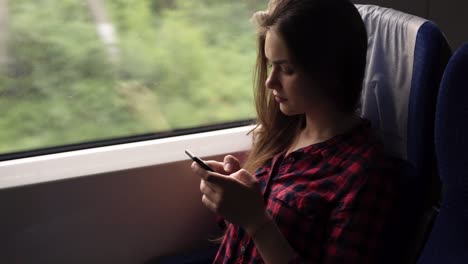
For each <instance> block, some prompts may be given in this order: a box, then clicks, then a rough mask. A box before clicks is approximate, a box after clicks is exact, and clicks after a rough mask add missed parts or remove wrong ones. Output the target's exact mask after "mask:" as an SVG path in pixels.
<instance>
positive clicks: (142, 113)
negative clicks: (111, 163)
mask: <svg viewBox="0 0 468 264" xmlns="http://www.w3.org/2000/svg"><path fill="white" fill-rule="evenodd" d="M266 2H267V1H264V0H257V1H256V0H196V1H191V0H35V1H31V0H14V1H13V0H10V1H8V0H0V13H1V14H0V17H1V18H0V36H1V37H0V113H1V117H0V154H5V153H11V152H18V151H27V150H33V149H41V148H49V147H55V146H61V145H67V144H77V143H82V142H90V141H96V140H104V139H112V138H119V137H128V136H133V135H141V134H146V133H154V132H168V131H173V130H177V129H185V128H194V127H200V126H206V125H213V124H220V123H225V122H232V121H236V120H245V119H250V118H252V117H253V116H254V105H253V100H252V99H253V95H252V77H253V67H254V63H255V57H256V43H255V29H254V27H253V25H252V24H251V22H250V21H249V19H250V17H251V15H252V14H253V13H254V12H255V11H256V10H259V9H265V7H266Z"/></svg>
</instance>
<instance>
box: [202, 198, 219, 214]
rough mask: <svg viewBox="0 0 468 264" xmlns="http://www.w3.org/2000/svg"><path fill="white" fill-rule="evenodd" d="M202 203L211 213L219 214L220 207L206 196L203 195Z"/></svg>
mask: <svg viewBox="0 0 468 264" xmlns="http://www.w3.org/2000/svg"><path fill="white" fill-rule="evenodd" d="M202 203H203V204H204V205H205V206H206V207H207V208H208V209H210V210H211V211H213V212H215V213H217V212H218V206H217V205H216V203H214V202H213V201H211V200H210V199H209V198H208V197H207V196H206V195H203V196H202Z"/></svg>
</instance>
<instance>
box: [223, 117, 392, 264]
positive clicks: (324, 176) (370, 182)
mask: <svg viewBox="0 0 468 264" xmlns="http://www.w3.org/2000/svg"><path fill="white" fill-rule="evenodd" d="M394 172H395V171H394V170H392V165H391V164H390V163H389V162H387V161H386V159H385V158H384V154H383V152H382V145H381V144H380V143H379V141H378V140H375V139H374V137H372V135H371V128H370V123H369V122H368V121H365V122H363V123H362V124H361V125H359V126H357V127H356V128H354V129H352V130H351V131H349V132H348V133H345V134H343V135H339V136H336V137H334V138H332V139H330V140H327V141H325V142H322V143H318V144H314V145H310V146H307V147H305V148H302V149H299V150H296V151H294V152H292V153H290V154H289V155H288V156H287V157H285V156H284V153H280V154H277V155H276V156H274V157H273V158H272V159H270V160H269V161H268V162H266V164H264V166H262V167H260V168H259V169H258V170H257V171H255V176H256V177H257V179H258V181H259V183H260V187H261V191H262V193H263V194H264V198H265V204H266V207H267V210H268V212H269V213H270V214H271V216H272V217H273V219H274V221H275V223H276V225H277V226H278V228H279V229H280V231H281V232H282V234H283V235H284V237H285V238H286V239H287V240H288V241H289V244H290V245H291V247H292V248H294V249H295V251H296V252H297V256H296V257H295V258H294V259H291V261H290V263H346V264H350V263H360V264H363V263H374V262H375V257H376V256H375V255H376V252H377V249H378V246H379V244H380V242H381V235H382V231H383V227H384V224H385V223H386V218H388V217H389V216H390V214H391V210H392V209H393V207H394V201H395V196H394V195H395V193H396V192H395V190H396V189H395V187H396V177H394V176H395V175H394ZM214 263H264V261H263V260H262V257H261V255H260V253H259V251H258V250H257V249H256V247H255V244H254V242H253V241H252V239H251V238H250V237H249V236H248V235H247V233H246V232H245V231H244V230H243V229H242V228H241V227H239V226H237V225H233V224H229V225H228V228H227V232H226V235H225V237H224V239H223V241H222V243H221V245H220V248H219V250H218V253H217V255H216V258H215V261H214Z"/></svg>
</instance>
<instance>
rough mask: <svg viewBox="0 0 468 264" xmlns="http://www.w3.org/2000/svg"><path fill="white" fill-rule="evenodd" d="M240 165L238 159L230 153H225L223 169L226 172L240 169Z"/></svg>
mask: <svg viewBox="0 0 468 264" xmlns="http://www.w3.org/2000/svg"><path fill="white" fill-rule="evenodd" d="M240 168H241V166H240V163H239V160H238V159H237V158H236V157H234V156H232V155H227V156H225V157H224V170H225V171H226V172H227V173H233V172H236V171H238V170H240Z"/></svg>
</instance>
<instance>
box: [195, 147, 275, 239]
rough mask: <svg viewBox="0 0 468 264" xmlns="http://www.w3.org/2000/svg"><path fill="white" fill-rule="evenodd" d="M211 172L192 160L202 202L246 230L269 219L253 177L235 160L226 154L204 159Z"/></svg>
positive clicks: (253, 228) (250, 229)
mask: <svg viewBox="0 0 468 264" xmlns="http://www.w3.org/2000/svg"><path fill="white" fill-rule="evenodd" d="M205 163H206V164H207V165H208V166H210V167H211V168H212V169H213V170H214V172H212V171H207V170H205V169H203V168H202V167H201V166H200V165H198V164H197V163H196V162H193V163H192V170H193V172H194V173H195V174H197V175H199V176H200V177H201V179H202V180H201V182H200V190H201V192H202V193H203V196H202V203H203V204H204V205H205V206H206V207H208V208H209V209H210V210H211V211H213V212H215V213H218V214H220V215H221V216H223V217H224V218H225V219H226V220H228V221H229V222H231V223H234V224H239V225H241V226H243V227H244V228H245V229H246V231H247V232H248V233H252V232H254V230H256V229H257V228H258V227H259V226H261V225H263V224H264V223H265V222H267V221H269V216H268V214H267V212H266V208H265V204H264V201H263V195H262V193H261V191H260V187H259V184H258V181H257V179H256V178H255V177H254V176H253V175H251V174H250V173H249V172H247V171H246V170H244V169H241V166H240V163H239V161H238V160H237V159H236V158H235V157H233V156H231V155H228V156H226V157H224V160H223V162H218V161H213V160H210V161H205Z"/></svg>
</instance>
